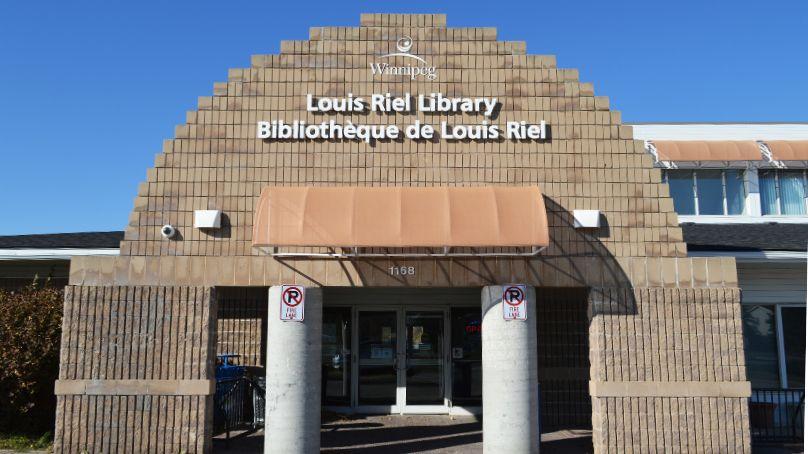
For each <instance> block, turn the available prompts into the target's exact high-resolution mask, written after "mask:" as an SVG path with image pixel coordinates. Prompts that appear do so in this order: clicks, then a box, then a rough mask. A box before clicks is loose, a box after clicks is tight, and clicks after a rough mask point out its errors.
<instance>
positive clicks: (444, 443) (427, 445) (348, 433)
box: [214, 415, 592, 454]
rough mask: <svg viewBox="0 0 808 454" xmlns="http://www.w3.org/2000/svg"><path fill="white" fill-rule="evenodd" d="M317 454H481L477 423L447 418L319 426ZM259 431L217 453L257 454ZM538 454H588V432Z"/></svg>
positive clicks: (546, 444) (568, 434)
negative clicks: (319, 450) (418, 453)
mask: <svg viewBox="0 0 808 454" xmlns="http://www.w3.org/2000/svg"><path fill="white" fill-rule="evenodd" d="M320 434H321V452H324V453H335V454H338V453H361V454H376V453H378V454H394V453H410V452H423V453H441V454H449V453H463V454H476V453H482V452H483V444H482V439H483V436H482V423H481V422H480V421H479V420H478V419H477V418H474V417H451V416H435V415H429V416H422V415H411V416H398V415H396V416H389V415H387V416H351V417H336V418H335V419H334V420H331V421H327V422H324V423H323V425H322V430H321V432H320ZM263 439H264V434H263V432H262V431H259V432H256V433H254V434H251V435H249V436H247V437H245V438H242V439H237V440H232V441H231V442H230V446H229V448H228V447H226V446H225V444H224V443H223V441H220V440H218V441H216V442H215V444H214V452H217V453H220V452H221V453H231V452H232V453H236V452H239V453H242V452H243V453H256V454H257V453H262V452H263V441H264V440H263ZM541 452H542V454H548V453H571V454H575V453H590V452H592V434H591V432H590V431H585V430H581V431H573V430H565V431H559V432H553V433H545V434H543V435H542V446H541Z"/></svg>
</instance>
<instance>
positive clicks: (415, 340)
mask: <svg viewBox="0 0 808 454" xmlns="http://www.w3.org/2000/svg"><path fill="white" fill-rule="evenodd" d="M423 337H424V327H423V326H413V327H412V347H413V348H415V349H416V350H417V349H418V347H419V346H420V345H421V339H422V338H423Z"/></svg>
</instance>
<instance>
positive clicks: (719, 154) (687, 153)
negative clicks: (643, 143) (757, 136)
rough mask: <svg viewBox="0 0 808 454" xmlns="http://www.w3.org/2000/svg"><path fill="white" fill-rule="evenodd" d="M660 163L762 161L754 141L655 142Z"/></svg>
mask: <svg viewBox="0 0 808 454" xmlns="http://www.w3.org/2000/svg"><path fill="white" fill-rule="evenodd" d="M652 143H653V144H654V146H655V147H656V149H657V156H658V157H659V160H660V161H761V160H763V156H762V155H761V154H760V148H759V147H758V144H757V143H756V142H754V141H752V140H748V141H730V140H653V141H652Z"/></svg>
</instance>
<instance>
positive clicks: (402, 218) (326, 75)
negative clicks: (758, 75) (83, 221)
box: [0, 14, 808, 454]
mask: <svg viewBox="0 0 808 454" xmlns="http://www.w3.org/2000/svg"><path fill="white" fill-rule="evenodd" d="M268 46H270V44H268V43H257V44H256V48H257V49H261V48H266V47H268ZM246 57H247V56H245V66H244V67H242V68H231V69H229V70H227V72H226V77H225V75H224V74H225V68H223V69H222V79H223V81H221V82H216V83H212V89H211V91H210V92H208V93H202V95H203V96H200V97H199V101H198V106H197V107H196V109H195V110H193V111H190V112H188V113H187V117H186V119H185V122H184V123H183V124H180V125H178V126H177V127H176V129H175V133H174V137H171V138H168V139H166V140H164V141H162V149H160V145H159V144H160V140H162V139H163V138H155V144H157V146H156V149H155V150H154V152H156V155H155V158H154V165H153V167H151V168H149V169H144V171H145V178H144V180H143V182H142V183H141V184H140V185H139V186H138V187H136V188H135V187H133V188H132V195H133V197H134V205H133V207H132V210H131V215H130V217H129V219H128V224H127V225H126V226H125V229H124V232H123V233H122V237H121V238H120V241H119V242H118V239H116V240H115V243H116V244H119V248H118V249H117V250H116V251H113V252H111V253H104V254H91V253H88V254H78V255H76V256H74V257H73V258H72V259H71V260H70V266H69V274H68V275H66V276H65V279H66V281H67V282H66V284H67V286H66V290H65V305H64V319H63V334H62V345H61V357H60V371H59V379H58V380H57V382H56V383H55V387H54V389H55V393H56V395H57V410H56V432H55V444H54V452H75V453H79V452H211V451H214V450H217V449H218V448H217V447H218V446H219V444H218V443H215V442H214V438H216V437H218V436H219V434H221V433H223V432H227V433H228V434H229V433H230V431H231V430H236V429H237V428H238V429H244V428H246V429H244V430H248V431H249V430H256V431H259V430H260V431H262V433H263V435H262V437H261V438H262V442H263V448H260V449H263V450H264V452H267V453H285V454H286V453H314V452H319V451H320V449H321V448H322V446H321V427H323V424H325V421H324V419H325V418H327V417H329V418H334V417H335V416H333V415H338V416H337V417H338V418H354V417H357V415H387V416H386V418H402V419H403V418H409V417H411V416H412V415H444V416H445V418H446V419H451V418H459V417H467V418H476V419H477V420H479V421H481V424H480V430H481V433H482V435H481V438H482V449H483V450H484V451H485V452H486V453H492V454H493V453H536V452H539V450H540V446H541V441H540V440H541V434H542V432H545V433H546V432H549V431H555V430H566V429H569V430H572V429H581V430H585V431H588V433H589V434H590V436H591V444H590V446H589V448H588V449H587V450H588V451H589V452H598V453H605V452H610V453H612V452H613V453H624V452H663V451H664V452H746V453H749V452H751V450H752V445H753V443H754V442H755V441H756V440H758V439H759V438H761V437H762V438H765V437H769V438H771V439H772V440H779V441H794V440H791V438H795V437H796V438H795V439H799V440H801V439H802V424H803V423H802V418H803V410H802V408H803V399H804V383H803V377H804V373H805V372H804V371H805V361H804V357H805V342H804V339H805V246H806V240H807V239H808V230H806V227H808V216H806V206H807V205H806V186H808V185H807V184H806V174H805V169H806V167H808V166H807V165H806V164H808V125H800V124H777V125H775V124H769V125H765V124H763V125H703V124H702V125H699V124H690V125H687V124H671V125H647V124H636V125H626V124H623V123H622V121H621V115H620V112H618V111H615V110H612V109H611V108H610V104H609V98H607V97H606V96H604V95H603V94H602V93H599V92H598V90H597V81H593V82H594V83H593V82H589V81H581V80H580V79H579V74H578V71H577V70H576V69H574V68H561V67H558V66H557V65H556V58H555V57H554V56H550V55H536V54H531V53H528V49H527V45H526V43H525V42H521V41H502V40H498V39H497V31H496V29H495V28H488V27H461V28H455V27H449V26H447V19H446V17H445V16H444V15H441V14H413V15H409V14H363V15H362V16H361V18H360V20H359V23H358V25H356V26H350V27H346V26H334V27H330V26H316V27H312V28H311V29H310V30H309V33H308V39H304V40H290V41H282V42H281V43H280V52H279V53H278V54H266V55H253V56H252V58H251V60H250V61H249V62H247V58H246ZM561 57H562V58H563V56H561ZM1 255H2V251H0V256H1ZM341 452H342V451H341ZM345 452H347V451H345Z"/></svg>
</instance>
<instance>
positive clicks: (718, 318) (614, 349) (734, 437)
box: [589, 288, 751, 453]
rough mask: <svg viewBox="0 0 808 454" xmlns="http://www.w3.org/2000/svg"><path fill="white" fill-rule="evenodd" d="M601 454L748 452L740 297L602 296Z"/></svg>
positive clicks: (595, 409)
mask: <svg viewBox="0 0 808 454" xmlns="http://www.w3.org/2000/svg"><path fill="white" fill-rule="evenodd" d="M590 315H591V322H590V336H589V339H590V341H589V346H590V363H591V374H590V379H591V381H590V394H591V396H592V438H593V443H594V447H595V452H599V453H604V452H653V451H656V452H669V451H677V452H678V451H687V452H735V453H749V452H750V451H751V443H750V438H749V411H748V406H747V405H748V397H749V395H750V393H751V388H750V384H749V382H748V381H746V368H745V365H744V364H745V363H744V352H743V338H742V331H741V307H740V292H739V290H738V289H733V288H636V289H603V288H601V289H594V290H593V291H592V292H591V294H590Z"/></svg>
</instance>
